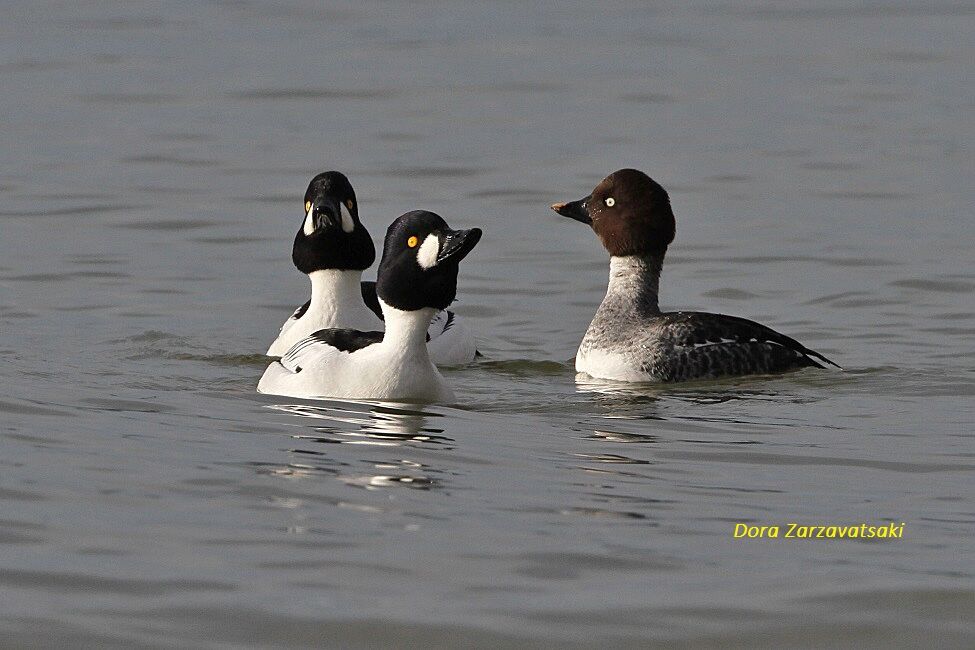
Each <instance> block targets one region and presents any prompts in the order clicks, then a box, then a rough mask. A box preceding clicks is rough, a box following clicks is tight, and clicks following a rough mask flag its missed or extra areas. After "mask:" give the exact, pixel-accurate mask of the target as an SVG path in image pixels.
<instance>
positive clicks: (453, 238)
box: [376, 210, 481, 311]
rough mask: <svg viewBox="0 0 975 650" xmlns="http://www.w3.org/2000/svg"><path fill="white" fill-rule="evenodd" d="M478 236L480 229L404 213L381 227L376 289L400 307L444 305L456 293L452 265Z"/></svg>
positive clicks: (419, 213)
mask: <svg viewBox="0 0 975 650" xmlns="http://www.w3.org/2000/svg"><path fill="white" fill-rule="evenodd" d="M480 239H481V229H480V228H471V229H470V230H451V229H450V226H448V225H447V222H446V221H444V220H443V219H441V218H440V217H439V216H438V215H436V214H434V213H432V212H426V211H424V210H414V211H413V212H407V213H406V214H404V215H403V216H401V217H399V218H398V219H397V220H396V221H394V222H393V223H392V224H390V226H389V230H387V231H386V241H385V244H384V245H383V259H382V261H381V262H379V276H378V280H377V282H376V292H377V293H378V294H379V297H380V298H381V299H382V300H383V302H385V303H386V304H387V305H390V306H391V307H395V308H397V309H402V310H404V311H416V310H418V309H423V308H424V307H434V308H436V309H445V308H446V307H447V305H449V304H450V303H451V302H453V301H454V297H455V296H456V294H457V270H458V269H457V265H458V263H459V262H460V261H461V260H462V259H464V257H465V256H466V255H467V254H468V253H470V252H471V249H473V248H474V246H475V245H476V244H477V242H478V240H480Z"/></svg>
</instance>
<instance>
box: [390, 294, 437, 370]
mask: <svg viewBox="0 0 975 650" xmlns="http://www.w3.org/2000/svg"><path fill="white" fill-rule="evenodd" d="M379 306H380V307H381V308H382V310H383V318H384V320H385V321H386V333H385V334H384V335H383V345H387V346H390V347H393V348H396V349H401V350H404V351H405V352H406V353H408V354H411V355H418V356H421V357H425V358H426V359H427V360H429V358H430V356H429V352H427V329H428V328H429V327H430V321H431V320H433V316H434V314H436V313H437V310H436V309H434V308H433V307H426V308H424V309H417V310H416V311H403V310H402V309H397V308H396V307H390V306H389V305H387V304H386V303H385V302H383V301H382V300H380V301H379Z"/></svg>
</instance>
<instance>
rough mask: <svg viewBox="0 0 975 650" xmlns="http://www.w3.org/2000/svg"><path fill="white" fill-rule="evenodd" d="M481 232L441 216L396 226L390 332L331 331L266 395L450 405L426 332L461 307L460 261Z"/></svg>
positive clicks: (264, 388)
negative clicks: (458, 226)
mask: <svg viewBox="0 0 975 650" xmlns="http://www.w3.org/2000/svg"><path fill="white" fill-rule="evenodd" d="M481 234H482V232H481V229H480V228H470V229H467V230H452V229H451V228H450V227H449V226H448V225H447V222H446V221H444V219H443V218H442V217H440V216H439V215H437V214H435V213H433V212H428V211H425V210H414V211H412V212H407V213H406V214H403V215H401V216H400V217H399V218H397V219H396V220H395V221H393V223H392V224H391V225H390V226H389V229H388V230H387V232H386V238H385V240H384V244H383V255H382V260H381V261H380V263H379V270H378V274H377V279H376V297H377V302H378V304H379V308H380V309H381V311H382V314H383V320H384V322H385V328H384V331H379V330H357V329H352V328H325V329H320V330H317V331H315V332H313V333H312V334H311V335H309V336H307V337H305V338H303V339H301V340H299V341H298V342H296V343H295V344H294V345H293V346H292V347H291V348H290V349H288V350H287V351H286V352H285V353H284V354H283V355H282V357H281V358H280V359H279V360H277V361H274V362H272V363H271V364H270V365H269V366H268V368H267V370H265V372H264V375H263V376H262V377H261V379H260V382H259V383H258V386H257V390H258V391H259V392H261V393H269V394H275V395H285V396H290V397H333V398H346V399H371V400H382V401H397V402H440V403H451V402H453V401H454V399H455V398H454V393H453V391H452V390H451V388H450V386H448V385H447V383H446V381H445V380H444V378H443V376H442V375H441V374H440V371H439V370H438V369H437V367H436V366H435V365H434V363H433V360H432V357H431V353H430V350H429V348H428V346H427V330H428V328H429V327H430V323H431V321H432V320H433V319H434V317H435V316H436V314H437V313H438V312H440V311H443V310H445V309H446V308H447V307H448V306H449V305H450V303H452V302H453V301H454V299H455V298H456V293H457V275H458V271H459V263H460V261H461V260H463V259H464V258H465V257H466V256H467V254H468V253H470V252H471V250H472V249H473V248H474V246H475V245H477V243H478V241H480V239H481Z"/></svg>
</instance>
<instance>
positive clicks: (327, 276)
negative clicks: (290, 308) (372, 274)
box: [308, 269, 362, 316]
mask: <svg viewBox="0 0 975 650" xmlns="http://www.w3.org/2000/svg"><path fill="white" fill-rule="evenodd" d="M308 279H309V280H311V305H310V306H309V307H310V309H312V310H314V311H315V312H319V311H322V312H329V313H331V312H335V313H334V314H333V315H335V316H338V315H339V314H340V313H341V311H340V310H341V309H343V308H347V306H348V305H356V304H359V303H362V290H361V289H360V288H359V284H360V283H361V282H362V271H353V270H339V269H323V270H320V271H312V272H311V273H309V274H308Z"/></svg>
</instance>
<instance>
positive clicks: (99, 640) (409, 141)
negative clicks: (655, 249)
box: [0, 0, 975, 648]
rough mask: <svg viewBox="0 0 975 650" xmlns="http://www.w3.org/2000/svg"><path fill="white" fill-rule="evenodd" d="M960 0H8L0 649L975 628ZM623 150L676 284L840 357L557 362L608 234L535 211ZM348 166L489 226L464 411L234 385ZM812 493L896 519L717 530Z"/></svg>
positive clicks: (919, 638)
mask: <svg viewBox="0 0 975 650" xmlns="http://www.w3.org/2000/svg"><path fill="white" fill-rule="evenodd" d="M973 13H975V12H973V10H972V9H971V7H969V6H968V5H964V4H960V3H948V2H945V3H941V2H922V3H900V2H893V1H882V2H875V3H866V4H863V3H861V4H857V5H855V6H851V7H846V6H841V5H838V4H832V3H815V4H809V3H775V4H767V3H722V2H700V3H688V4H684V3H675V4H664V5H660V6H648V5H647V4H645V3H636V2H611V3H600V4H599V6H598V7H596V6H594V5H592V3H576V2H570V3H559V4H557V5H553V6H544V7H541V6H540V7H534V8H525V7H521V6H517V5H515V4H494V3H478V4H476V5H470V4H468V3H455V2H448V3H371V2H367V3H361V2H357V3H329V5H328V7H327V8H325V9H323V8H322V7H320V6H319V4H318V3H313V2H308V1H303V2H302V1H296V2H287V3H283V2H282V3H256V2H255V3H251V2H207V3H196V2H172V3H151V2H146V3H130V4H117V3H107V4H106V3H100V2H93V1H91V0H84V1H82V2H73V3H66V2H62V3H45V4H38V3H34V2H26V1H25V2H11V3H7V6H6V7H5V9H4V20H3V21H2V25H0V83H2V87H3V89H4V91H3V93H0V109H2V112H3V115H4V116H5V118H4V127H3V129H0V232H2V236H0V332H2V337H0V361H2V363H0V388H2V390H0V602H2V611H0V635H2V638H3V640H4V644H5V645H11V646H52V645H57V644H63V645H86V646H95V645H97V646H106V647H112V646H118V647H127V648H129V647H141V646H151V647H170V646H181V647H186V646H209V647H234V646H247V645H255V646H282V647H283V646H310V645H332V646H336V647H357V646H371V645H379V644H383V643H385V644H399V645H408V644H418V645H419V644H426V645H433V646H443V645H469V644H474V643H476V644H479V645H481V646H485V647H488V646H490V647H521V646H524V645H527V644H532V645H535V646H538V647H546V646H550V647H559V648H564V647H572V646H573V645H579V646H597V645H598V646H606V645H609V644H613V645H616V646H634V647H648V646H651V645H654V644H661V645H666V644H672V643H674V642H679V643H681V644H684V645H693V646H703V647H708V646H715V647H727V646H729V645H741V646H748V647H754V646H756V645H767V646H781V645H790V646H823V645H832V646H835V645H843V644H848V645H854V644H856V645H873V646H881V645H883V646H889V645H910V644H916V643H922V642H924V643H930V642H931V641H932V640H935V639H937V640H938V641H939V645H944V646H957V647H966V646H971V645H972V644H973V643H975V629H973V626H972V623H971V621H972V620H973V617H975V589H973V583H972V578H973V570H972V567H973V566H975V543H973V541H972V535H971V531H972V524H973V523H975V510H973V506H972V503H973V500H972V497H973V494H972V492H973V489H972V486H973V485H975V481H973V475H975V442H973V438H972V425H973V423H975V413H973V408H972V404H973V399H972V398H973V396H975V372H973V364H975V353H973V350H972V340H973V337H975V300H973V297H972V296H973V289H975V271H973V267H972V264H971V259H972V258H971V232H970V231H971V223H972V215H971V206H972V205H975V193H973V189H972V183H971V171H972V169H973V164H972V163H973V156H972V133H973V128H972V126H973V125H972V119H971V116H972V114H973V110H972V109H973V107H975V97H973V92H972V84H971V74H970V68H971V61H972V60H973V56H975V52H973V46H972V41H971V34H972V31H973V28H975V19H973ZM624 166H635V167H638V168H640V169H644V170H646V171H647V172H648V173H650V174H651V175H652V176H653V177H654V178H656V179H657V180H659V181H660V182H661V183H662V184H663V185H664V186H665V187H666V188H668V189H669V190H670V192H671V196H672V200H673V204H674V207H675V212H676V214H677V220H678V235H677V240H676V242H675V243H674V245H673V246H672V247H671V250H670V254H669V257H668V261H667V264H666V266H665V273H664V278H663V285H662V304H663V305H664V306H665V307H666V308H673V309H677V308H693V309H702V310H709V311H717V312H725V313H732V314H738V315H742V316H746V317H750V318H754V319H757V320H760V321H762V322H764V323H767V324H768V325H771V326H773V327H775V328H777V329H780V330H782V331H784V332H787V333H789V334H790V335H793V336H795V337H796V338H798V339H800V340H802V341H803V342H804V343H806V344H807V345H809V346H810V347H813V348H814V349H817V350H819V351H821V352H823V353H824V354H826V355H828V356H830V357H831V358H833V359H835V360H836V361H837V362H839V363H840V364H841V365H843V366H844V368H845V370H844V371H843V372H838V371H829V372H817V371H806V372H802V373H796V374H792V375H787V376H780V377H764V378H762V377H760V378H749V379H735V380H726V381H718V382H702V383H696V384H688V385H681V386H669V387H666V386H665V387H647V386H643V387H633V386H630V387H626V386H619V385H612V384H605V383H599V382H588V383H586V382H583V383H577V382H576V378H575V374H574V372H573V370H572V364H571V361H570V359H571V358H572V357H573V356H574V353H575V347H576V345H577V344H578V341H579V339H580V338H581V335H582V333H583V331H584V330H585V327H586V325H587V324H588V322H589V319H590V318H591V316H592V314H593V312H594V311H595V307H596V305H597V304H598V301H599V299H600V298H601V296H602V292H603V290H604V288H605V280H606V273H607V268H606V267H607V264H606V259H605V256H604V253H603V252H602V250H601V249H600V248H599V246H598V243H597V242H596V240H595V238H594V237H593V236H592V234H591V233H590V232H589V231H588V230H587V229H585V228H584V227H582V226H581V225H579V224H576V223H570V222H567V221H565V220H559V219H558V218H557V217H556V216H555V215H554V214H552V213H551V212H550V211H549V210H548V208H547V205H548V204H549V203H551V202H554V201H558V200H569V199H576V198H579V197H581V196H583V195H584V194H586V193H587V192H588V191H589V190H590V189H591V188H592V186H593V185H594V184H595V182H596V181H598V180H599V179H600V178H601V177H602V176H604V175H605V174H607V173H609V172H610V171H612V170H614V169H616V168H619V167H624ZM329 168H338V169H341V170H343V171H345V172H346V173H347V174H348V175H349V177H350V178H351V180H352V182H353V183H354V185H355V186H356V189H357V192H358V195H359V198H360V203H361V214H362V218H363V221H364V223H365V225H366V226H367V227H368V228H369V229H370V231H371V232H372V234H373V236H374V237H376V238H378V237H380V236H381V234H382V233H383V232H384V230H385V226H386V224H388V223H389V221H391V220H392V219H393V218H395V217H396V216H398V215H399V214H401V213H403V212H405V211H407V210H410V209H414V208H424V209H430V210H433V211H435V212H438V213H440V214H442V215H443V216H444V217H445V218H446V219H447V220H448V221H449V222H450V223H451V225H452V226H454V227H472V226H479V227H481V228H483V229H484V232H485V235H484V238H483V240H482V242H481V244H480V245H479V246H478V248H477V249H476V250H475V252H474V253H472V255H471V256H470V257H469V258H468V259H467V261H465V262H464V266H463V268H462V275H461V282H460V301H459V302H458V303H457V310H458V311H459V312H460V313H461V314H463V315H464V316H466V317H467V318H469V319H470V321H471V322H472V323H473V324H474V325H475V326H476V327H477V330H478V332H479V334H480V338H479V345H480V348H481V350H482V351H483V352H484V354H485V359H484V361H483V362H481V363H479V364H476V365H474V366H471V367H469V368H464V369H458V370H451V371H449V372H448V373H447V376H448V379H449V381H450V382H451V383H452V384H453V385H454V387H455V390H456V393H457V395H458V398H459V404H457V405H453V406H428V407H420V406H402V405H381V404H375V405H373V404H356V403H348V402H331V401H323V402H311V401H301V400H288V399H282V398H275V397H269V396H261V395H257V394H256V393H255V392H254V386H255V385H256V382H257V379H258V378H259V376H260V374H261V372H262V371H263V369H264V365H265V363H266V362H265V360H264V359H263V357H261V356H260V354H259V353H260V352H261V351H263V350H264V349H266V347H267V344H268V343H269V341H270V340H271V339H273V337H274V335H275V333H276V331H277V328H278V327H279V326H280V324H281V321H282V320H283V319H284V318H285V317H286V316H287V315H288V314H289V313H290V310H292V309H293V308H294V307H295V306H296V305H298V304H300V303H301V302H303V301H304V300H305V297H306V296H305V293H306V291H307V286H306V282H305V280H304V279H303V278H301V277H300V276H299V275H298V274H297V272H296V271H295V270H294V269H293V268H292V267H291V265H290V263H289V253H290V245H291V239H292V237H293V233H294V231H295V230H296V229H297V227H298V226H299V224H300V222H301V218H302V214H301V196H302V193H303V191H304V188H305V185H306V183H307V181H308V179H310V178H311V176H312V175H314V174H315V173H317V172H319V171H322V170H325V169H329ZM790 521H798V522H805V523H809V524H837V525H847V524H859V523H868V524H885V523H888V522H890V521H894V522H898V523H900V522H905V535H904V539H900V540H890V541H886V542H881V541H873V542H862V541H828V542H827V541H823V540H807V541H787V540H783V539H779V540H751V541H745V540H736V539H733V537H732V530H733V527H734V524H735V523H737V522H748V523H754V524H779V525H785V524H786V523H787V522H790Z"/></svg>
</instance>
